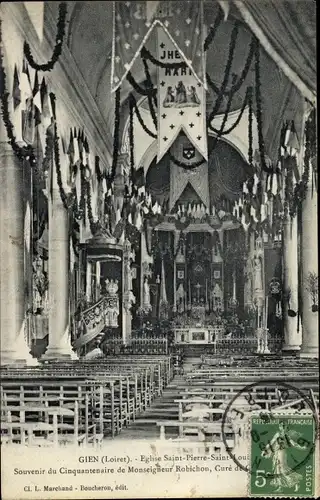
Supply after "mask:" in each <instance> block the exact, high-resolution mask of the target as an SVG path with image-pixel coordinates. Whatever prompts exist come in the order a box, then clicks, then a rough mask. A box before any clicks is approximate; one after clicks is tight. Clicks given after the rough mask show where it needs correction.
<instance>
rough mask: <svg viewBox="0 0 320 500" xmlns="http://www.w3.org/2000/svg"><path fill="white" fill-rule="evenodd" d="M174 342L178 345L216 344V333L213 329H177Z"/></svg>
mask: <svg viewBox="0 0 320 500" xmlns="http://www.w3.org/2000/svg"><path fill="white" fill-rule="evenodd" d="M174 340H175V343H176V344H214V343H215V342H216V333H215V330H214V329H213V328H206V327H205V328H202V327H195V328H175V330H174Z"/></svg>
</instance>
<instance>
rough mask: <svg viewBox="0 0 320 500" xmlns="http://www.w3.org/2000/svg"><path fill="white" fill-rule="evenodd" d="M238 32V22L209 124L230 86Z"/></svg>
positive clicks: (232, 36) (233, 31)
mask: <svg viewBox="0 0 320 500" xmlns="http://www.w3.org/2000/svg"><path fill="white" fill-rule="evenodd" d="M238 32H239V22H238V21H236V22H235V23H234V27H233V30H232V33H231V37H230V46H229V54H228V59H227V63H226V68H225V71H224V77H223V81H222V84H221V87H220V89H219V93H218V96H217V99H216V102H215V104H214V106H213V109H212V111H211V113H210V114H209V117H208V123H211V122H212V120H213V118H214V117H215V115H216V114H217V113H218V111H219V109H220V107H221V104H222V100H223V97H224V95H223V94H224V92H225V90H226V87H227V84H228V81H229V76H230V71H231V66H232V62H233V56H234V51H235V47H236V42H237V38H238Z"/></svg>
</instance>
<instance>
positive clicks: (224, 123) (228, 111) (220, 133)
mask: <svg viewBox="0 0 320 500" xmlns="http://www.w3.org/2000/svg"><path fill="white" fill-rule="evenodd" d="M235 79H236V76H235V75H234V76H233V81H234V80H235ZM233 96H234V94H230V95H229V99H228V102H227V106H226V110H225V112H224V115H223V120H222V122H221V126H220V129H219V130H218V131H217V135H216V137H215V138H214V143H213V147H212V150H214V149H215V147H216V145H217V143H218V141H219V139H220V137H221V136H222V135H223V131H224V127H225V126H226V123H227V120H228V116H229V113H230V109H231V104H232V99H233ZM245 100H246V99H244V101H245ZM208 127H209V128H210V129H211V130H216V129H214V127H213V126H212V125H211V123H209V124H208Z"/></svg>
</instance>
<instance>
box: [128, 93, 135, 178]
mask: <svg viewBox="0 0 320 500" xmlns="http://www.w3.org/2000/svg"><path fill="white" fill-rule="evenodd" d="M133 109H134V107H133V102H132V100H131V99H130V101H129V148H130V177H131V181H133V179H134V170H135V168H134V130H133Z"/></svg>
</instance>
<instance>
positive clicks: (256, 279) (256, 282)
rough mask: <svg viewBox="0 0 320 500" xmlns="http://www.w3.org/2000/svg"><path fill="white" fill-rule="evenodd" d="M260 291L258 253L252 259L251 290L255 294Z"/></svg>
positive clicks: (260, 274)
mask: <svg viewBox="0 0 320 500" xmlns="http://www.w3.org/2000/svg"><path fill="white" fill-rule="evenodd" d="M262 291H263V280H262V259H261V257H260V256H259V255H255V257H254V259H253V292H254V295H255V296H259V295H260V294H261V292H262Z"/></svg>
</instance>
